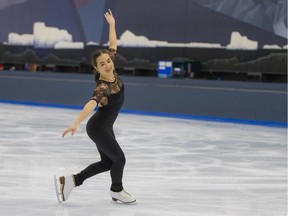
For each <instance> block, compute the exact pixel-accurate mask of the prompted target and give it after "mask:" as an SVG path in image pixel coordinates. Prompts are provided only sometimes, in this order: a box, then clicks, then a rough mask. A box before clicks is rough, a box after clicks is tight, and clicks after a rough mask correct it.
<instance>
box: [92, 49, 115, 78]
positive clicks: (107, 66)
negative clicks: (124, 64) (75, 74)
mask: <svg viewBox="0 0 288 216" xmlns="http://www.w3.org/2000/svg"><path fill="white" fill-rule="evenodd" d="M96 62H97V66H94V67H95V69H96V70H97V71H98V72H99V73H100V75H102V76H107V75H108V74H110V73H113V71H114V63H113V61H112V59H111V58H110V56H109V55H108V54H107V53H103V54H102V55H100V56H99V57H98V58H97V60H96Z"/></svg>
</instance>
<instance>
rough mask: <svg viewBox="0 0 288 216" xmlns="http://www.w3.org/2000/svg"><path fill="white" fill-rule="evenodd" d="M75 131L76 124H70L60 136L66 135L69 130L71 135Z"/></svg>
mask: <svg viewBox="0 0 288 216" xmlns="http://www.w3.org/2000/svg"><path fill="white" fill-rule="evenodd" d="M76 131H77V126H76V125H71V126H70V127H69V128H67V129H66V130H65V131H64V132H63V134H62V138H63V137H64V136H66V134H67V133H69V132H71V136H73V135H74V133H75V132H76Z"/></svg>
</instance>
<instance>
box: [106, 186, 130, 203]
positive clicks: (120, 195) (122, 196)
mask: <svg viewBox="0 0 288 216" xmlns="http://www.w3.org/2000/svg"><path fill="white" fill-rule="evenodd" d="M110 195H111V197H112V200H113V201H114V202H117V201H118V200H119V201H120V202H122V203H134V202H136V199H135V197H133V196H132V195H130V194H129V193H127V192H126V191H125V190H124V189H123V190H122V191H120V192H113V191H110Z"/></svg>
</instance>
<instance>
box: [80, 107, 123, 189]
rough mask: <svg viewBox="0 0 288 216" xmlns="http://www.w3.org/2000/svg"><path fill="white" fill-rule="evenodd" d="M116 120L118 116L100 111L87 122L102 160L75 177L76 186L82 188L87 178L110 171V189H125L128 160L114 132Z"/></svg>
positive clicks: (89, 134) (90, 135)
mask: <svg viewBox="0 0 288 216" xmlns="http://www.w3.org/2000/svg"><path fill="white" fill-rule="evenodd" d="M116 118H117V115H113V114H109V113H105V112H103V111H99V110H98V111H97V112H96V113H95V114H94V115H93V116H92V117H91V118H90V119H89V121H88V122H87V126H86V130H87V134H88V136H89V137H90V138H91V139H92V140H93V141H94V142H95V144H96V146H97V149H98V151H99V153H100V157H101V160H100V161H99V162H96V163H93V164H91V165H89V166H88V167H87V168H86V169H84V170H83V171H81V172H80V173H78V174H77V175H75V182H76V186H80V185H81V184H82V183H83V182H84V181H85V180H86V179H87V178H90V177H92V176H94V175H97V174H99V173H102V172H106V171H108V170H110V175H111V180H112V185H111V188H110V189H111V190H112V191H114V192H119V191H121V190H122V189H123V186H122V177H123V169H124V166H125V162H126V159H125V155H124V153H123V151H122V149H121V147H120V146H119V144H118V143H117V141H116V139H115V135H114V132H113V124H114V122H115V120H116Z"/></svg>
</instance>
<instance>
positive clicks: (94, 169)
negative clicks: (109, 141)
mask: <svg viewBox="0 0 288 216" xmlns="http://www.w3.org/2000/svg"><path fill="white" fill-rule="evenodd" d="M97 149H98V151H99V153H100V157H101V161H99V162H96V163H93V164H91V165H89V166H88V167H87V168H85V169H84V170H82V171H81V172H80V173H78V174H77V175H75V183H76V186H80V185H81V184H82V183H83V182H84V181H85V180H86V179H88V178H90V177H92V176H94V175H97V174H99V173H102V172H106V171H108V170H110V169H111V166H112V161H111V159H110V158H109V157H107V156H106V155H105V154H104V153H103V152H102V151H101V150H100V149H99V148H97Z"/></svg>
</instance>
